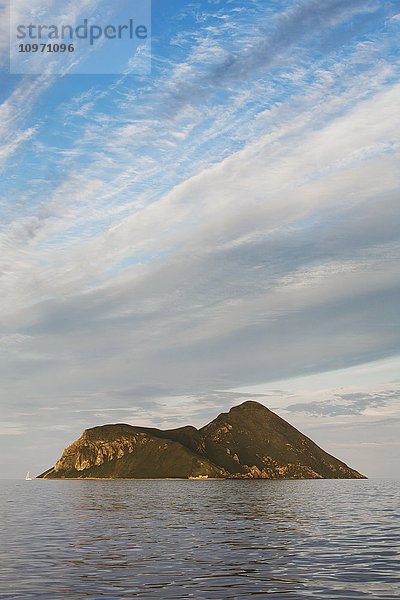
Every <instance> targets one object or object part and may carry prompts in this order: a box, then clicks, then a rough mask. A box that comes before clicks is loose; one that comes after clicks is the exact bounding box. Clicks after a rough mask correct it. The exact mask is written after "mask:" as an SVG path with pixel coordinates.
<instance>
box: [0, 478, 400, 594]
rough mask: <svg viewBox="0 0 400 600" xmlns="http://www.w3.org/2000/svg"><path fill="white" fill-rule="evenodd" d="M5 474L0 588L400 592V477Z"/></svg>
mask: <svg viewBox="0 0 400 600" xmlns="http://www.w3.org/2000/svg"><path fill="white" fill-rule="evenodd" d="M0 485H1V541H0V555H1V556H0V561H1V562H0V569H1V584H0V599H6V598H7V599H9V600H11V599H12V600H14V599H15V600H16V599H28V598H29V599H34V600H61V599H62V600H64V599H65V600H76V599H78V598H79V599H81V598H82V599H84V598H85V599H91V600H94V599H96V598H99V599H102V600H105V599H107V600H117V599H120V598H143V599H146V598H160V599H162V600H164V599H165V600H167V599H174V600H178V599H188V598H194V599H203V598H204V599H211V598H215V599H220V598H221V599H222V598H227V599H228V598H229V599H236V598H238V599H241V600H244V599H247V598H261V599H262V598H266V599H278V598H282V599H283V598H284V599H286V600H295V599H297V598H299V599H300V598H301V599H304V598H319V599H321V598H322V599H324V598H325V599H329V600H333V599H339V598H340V599H342V600H350V599H353V598H365V599H366V600H367V599H368V600H370V599H377V598H379V599H381V600H389V599H394V598H396V599H398V598H399V597H400V551H399V550H400V514H399V513H400V486H399V482H397V481H393V480H297V481H283V480H282V481H268V480H238V481H236V480H221V481H215V480H209V481H207V480H158V481H157V480H153V481H141V480H137V481H135V480H120V481H118V480H116V481H95V480H81V481H80V480H71V481H68V480H65V481H46V480H33V481H2V482H0Z"/></svg>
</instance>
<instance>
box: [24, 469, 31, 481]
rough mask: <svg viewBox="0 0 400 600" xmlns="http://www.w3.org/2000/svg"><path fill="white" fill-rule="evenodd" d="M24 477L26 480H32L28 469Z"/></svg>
mask: <svg viewBox="0 0 400 600" xmlns="http://www.w3.org/2000/svg"><path fill="white" fill-rule="evenodd" d="M25 479H26V481H32V477H30V475H29V471H28V472H27V474H26V477H25Z"/></svg>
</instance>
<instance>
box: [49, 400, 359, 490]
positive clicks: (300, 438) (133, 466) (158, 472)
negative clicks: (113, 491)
mask: <svg viewBox="0 0 400 600" xmlns="http://www.w3.org/2000/svg"><path fill="white" fill-rule="evenodd" d="M39 477H40V478H46V479H64V478H112V479H119V478H133V479H146V478H189V477H192V478H205V477H210V478H211V477H215V478H234V479H259V478H263V479H310V478H311V479H321V478H326V479H360V478H363V477H364V476H363V475H361V474H360V473H358V472H357V471H355V470H354V469H351V468H350V467H348V466H347V465H346V464H344V463H343V462H341V461H340V460H338V459H337V458H334V457H333V456H331V455H330V454H328V453H327V452H325V451H324V450H322V449H321V448H320V447H319V446H317V445H316V444H315V443H314V442H313V441H311V440H310V439H309V438H308V437H306V436H305V435H303V434H302V433H300V432H299V431H298V430H297V429H295V428H294V427H292V426H291V425H289V423H287V422H286V421H285V420H284V419H281V418H280V417H278V415H276V414H275V413H273V412H271V411H270V410H268V408H266V407H265V406H263V405H262V404H259V403H258V402H252V401H248V402H244V403H243V404H240V405H239V406H235V407H234V408H231V410H230V411H229V412H228V413H221V414H220V415H218V417H217V418H216V419H214V420H213V421H211V423H209V424H208V425H206V426H205V427H202V428H201V429H196V428H195V427H191V426H186V427H179V428H178V429H170V430H161V429H153V428H148V427H133V426H132V425H125V424H117V425H103V426H102V427H93V428H92V429H87V430H85V431H84V432H83V434H82V436H81V437H80V438H79V439H78V440H77V441H76V442H74V443H73V444H71V446H69V447H68V448H67V449H66V450H64V452H63V454H62V456H61V458H60V460H58V461H57V462H56V464H55V466H54V467H52V468H51V469H49V470H48V471H45V472H44V473H42V474H41V475H39Z"/></svg>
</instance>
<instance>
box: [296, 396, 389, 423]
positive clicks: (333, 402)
mask: <svg viewBox="0 0 400 600" xmlns="http://www.w3.org/2000/svg"><path fill="white" fill-rule="evenodd" d="M399 399H400V389H397V390H385V391H382V392H380V393H366V392H351V393H347V394H334V395H333V397H332V398H331V399H329V400H324V401H322V402H309V403H296V404H290V405H289V406H287V407H286V410H287V411H290V412H304V413H306V414H309V415H311V416H314V417H317V416H331V417H336V416H340V415H358V414H362V413H364V412H365V411H366V410H367V409H369V408H382V407H386V406H387V404H388V403H389V402H392V401H393V400H399Z"/></svg>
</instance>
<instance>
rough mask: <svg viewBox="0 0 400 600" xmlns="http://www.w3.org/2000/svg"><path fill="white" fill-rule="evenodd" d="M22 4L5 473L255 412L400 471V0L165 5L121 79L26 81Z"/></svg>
mask: <svg viewBox="0 0 400 600" xmlns="http://www.w3.org/2000/svg"><path fill="white" fill-rule="evenodd" d="M28 4H29V5H30V6H32V4H33V5H34V6H35V7H36V9H38V10H39V9H42V13H43V14H44V16H43V15H42V18H43V19H45V16H46V15H45V11H46V6H47V5H46V3H45V2H43V0H42V1H41V2H39V0H35V2H33V3H32V1H30V2H27V0H12V9H13V10H14V11H17V12H18V11H21V13H18V14H22V12H23V10H24V8H26V6H27V5H28ZM123 4H124V8H125V10H126V5H127V4H128V2H127V1H126V2H125V3H123ZM63 6H65V7H66V10H67V9H68V14H70V15H74V18H84V17H85V15H90V14H97V15H100V16H101V11H102V10H104V3H103V2H102V1H101V0H99V1H98V2H97V1H96V0H80V1H79V2H78V0H70V1H67V2H64V3H63ZM7 10H8V7H7V5H5V4H3V5H2V6H1V11H2V15H0V17H1V18H0V23H1V30H0V61H1V62H0V65H1V68H0V94H1V96H0V102H1V105H0V178H1V186H0V190H1V191H0V213H1V217H0V290H1V294H0V303H1V311H0V356H1V359H0V373H1V392H0V401H1V423H0V477H3V478H4V477H24V476H25V473H26V471H27V470H28V469H29V470H30V472H31V475H37V474H39V473H41V472H42V471H44V470H45V469H47V468H49V467H50V466H52V465H53V464H54V463H55V461H56V460H57V459H58V458H59V457H60V455H61V453H62V451H63V449H64V448H65V447H66V446H68V445H69V444H70V443H72V441H74V440H75V439H77V438H78V437H79V436H80V435H81V433H82V431H83V430H84V429H85V428H88V427H92V426H96V425H102V424H106V423H115V422H125V423H131V424H135V425H145V426H149V425H150V426H154V427H161V428H169V427H176V426H181V425H185V424H188V423H190V424H193V425H195V426H198V427H201V426H202V425H204V424H206V423H207V422H209V421H210V420H211V419H213V418H214V417H215V416H216V415H217V414H218V413H220V412H222V411H226V410H229V408H230V407H232V406H234V405H236V404H239V403H240V402H243V401H244V400H248V399H253V400H257V401H259V402H261V403H263V404H265V405H266V406H268V407H269V408H270V409H271V410H274V411H275V412H276V413H277V414H279V415H280V416H281V417H283V418H284V419H286V420H287V421H288V422H289V423H291V424H292V425H294V426H295V427H297V428H298V429H300V430H301V431H302V432H303V433H305V434H306V435H308V436H309V437H311V439H313V440H314V441H315V442H316V443H318V444H319V445H320V446H321V447H322V448H324V450H326V451H328V452H330V453H332V454H333V455H335V456H337V457H338V458H340V459H341V460H343V461H344V462H346V463H347V464H349V465H350V466H351V467H353V468H356V469H357V470H359V471H361V472H362V473H364V474H365V475H367V476H369V477H399V476H400V438H399V425H400V405H399V399H400V368H399V367H400V330H399V314H400V312H399V305H400V302H399V300H400V298H399V296H400V294H399V286H400V267H399V265H400V262H399V259H400V244H399V238H400V208H399V191H398V190H399V179H400V173H399V164H400V160H399V159H400V147H399V142H400V110H399V104H400V82H399V46H398V39H399V29H400V12H399V5H398V3H397V2H395V1H391V0H388V1H385V2H383V1H381V0H352V1H351V2H348V0H324V1H323V2H322V1H320V0H319V1H317V0H283V1H280V0H272V1H270V2H265V1H261V0H260V1H258V0H245V1H243V0H241V1H239V0H199V1H197V2H182V1H181V2H178V1H168V2H166V1H164V0H153V2H152V6H151V17H152V22H151V70H146V68H143V69H142V70H140V69H136V71H135V67H134V56H133V55H132V56H129V54H126V45H124V46H123V48H122V46H121V49H119V47H118V46H115V48H116V50H115V53H114V54H113V53H112V52H111V53H110V52H109V53H108V54H109V56H114V55H115V61H116V62H115V70H116V73H115V74H105V75H101V74H93V73H92V74H90V73H89V74H85V75H77V74H71V73H69V72H68V69H66V70H65V71H64V72H61V73H55V72H53V71H52V70H51V68H50V67H49V66H46V58H45V57H41V60H42V63H41V65H42V67H41V69H42V71H41V72H40V73H39V74H36V75H30V74H10V63H9V56H10V38H9V30H8V17H7ZM96 10H97V11H98V12H97V13H96ZM104 44H105V42H104ZM147 48H148V49H149V46H148V47H147ZM103 50H104V45H103ZM94 52H96V50H94ZM93 56H96V55H93ZM148 58H150V57H148ZM99 61H100V58H98V61H97V64H100V62H101V61H100V62H99ZM78 62H79V61H78ZM132 65H133V66H132Z"/></svg>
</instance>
